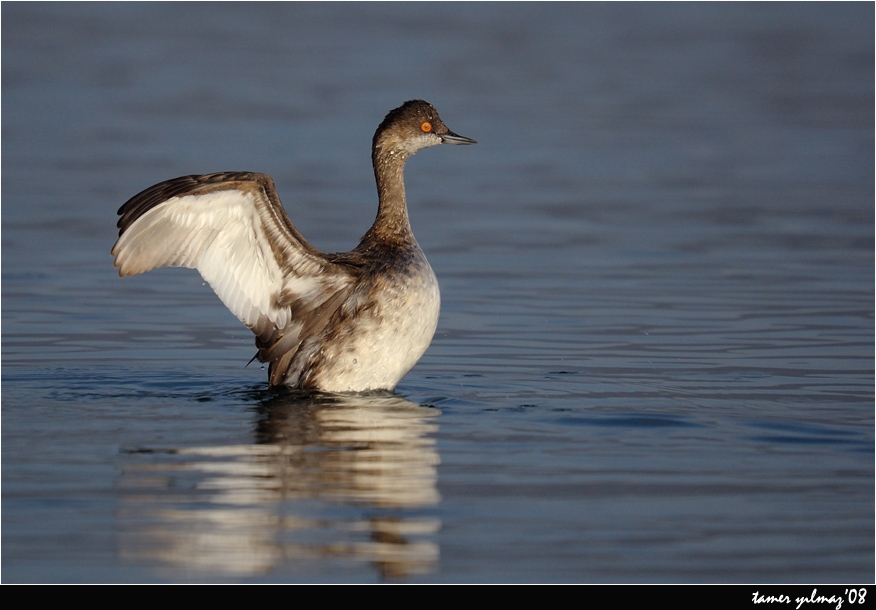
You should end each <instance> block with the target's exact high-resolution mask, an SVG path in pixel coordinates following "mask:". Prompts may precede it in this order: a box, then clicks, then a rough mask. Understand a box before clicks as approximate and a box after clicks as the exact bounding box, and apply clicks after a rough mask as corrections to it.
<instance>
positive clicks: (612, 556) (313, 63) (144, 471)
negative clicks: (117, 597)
mask: <svg viewBox="0 0 876 610" xmlns="http://www.w3.org/2000/svg"><path fill="white" fill-rule="evenodd" d="M873 50H874V7H873V5H872V4H871V3H858V4H839V3H837V4H834V3H831V4H815V3H805V4H797V3H782V4H724V3H721V4H710V5H698V4H671V5H665V4H648V5H628V4H611V5H599V4H597V5H592V4H565V3H564V4H518V3H514V4H502V3H490V4H468V3H466V4H452V5H445V4H426V3H412V4H395V3H392V4H376V5H375V4H358V3H356V4H323V3H320V4H299V3H294V4H285V3H271V4H257V3H247V4H245V5H243V4H225V3H223V4H209V3H195V4H177V3H160V4H135V3H131V4H128V3H126V4H104V3H100V4H77V3H64V4H51V3H8V2H6V3H3V5H2V70H3V71H2V495H3V503H2V520H3V532H2V533H3V537H2V578H3V580H4V582H22V581H45V582H76V581H276V582H286V581H290V582H297V581H354V582H361V581H364V582H371V581H382V580H389V581H393V582H421V581H478V582H481V581H505V582H521V581H567V582H568V581H573V582H618V581H621V582H625V581H638V582H674V581H680V582H776V581H778V582H807V581H817V582H861V581H868V582H872V580H873V578H874V434H873V433H874V421H873V415H874V380H873V371H874V318H873V313H874V198H873V193H874V120H873V116H874V52H873ZM416 97H420V98H424V99H427V100H429V101H430V102H432V103H433V104H435V106H436V107H437V108H438V110H439V111H440V112H441V114H442V117H443V118H444V120H445V121H446V122H447V124H448V125H449V126H450V128H451V129H453V130H454V131H456V132H457V133H460V134H462V135H466V136H470V137H473V138H475V139H477V140H478V141H479V144H478V145H477V146H473V147H465V148H462V147H439V148H437V149H430V150H427V151H423V152H422V153H420V154H419V155H417V156H416V157H414V158H413V159H412V160H411V161H410V163H409V164H408V170H407V173H406V178H407V188H408V198H409V202H410V208H411V218H412V224H413V227H414V231H415V232H416V234H417V237H418V240H419V242H420V244H421V245H422V246H423V249H424V250H425V252H426V253H427V256H428V257H429V259H430V261H431V263H432V266H433V267H434V268H435V271H436V273H437V275H438V278H439V281H440V283H441V289H442V297H443V303H442V305H443V309H442V317H441V321H440V323H439V328H438V332H437V335H436V337H435V340H434V341H433V344H432V347H431V348H430V349H429V351H428V352H427V353H426V355H425V357H424V358H423V360H422V361H421V362H420V363H419V364H418V365H417V367H415V368H414V370H413V371H412V372H411V373H410V374H409V375H408V376H407V377H406V378H405V379H404V380H403V381H402V383H401V385H400V386H399V388H398V389H397V391H396V394H395V395H394V396H379V395H376V396H364V397H335V398H332V397H316V398H313V397H311V398H307V397H301V396H296V395H291V394H285V393H274V392H270V391H268V390H267V385H266V375H265V373H264V371H262V370H260V369H259V367H258V366H256V365H252V366H250V367H249V368H244V364H246V362H247V360H249V358H250V357H251V356H252V354H253V353H254V348H253V344H252V336H251V334H250V333H249V332H248V331H247V330H246V329H245V328H244V327H243V326H242V325H241V324H240V323H239V322H237V320H236V319H234V318H233V316H231V314H230V313H228V312H227V311H226V310H225V308H224V307H223V306H222V305H221V303H220V302H219V301H218V299H217V298H216V297H215V296H214V295H213V294H212V292H211V291H210V289H209V287H206V286H204V285H203V281H202V280H201V278H200V277H199V276H198V275H197V273H195V272H192V271H188V270H179V269H170V270H159V271H156V272H152V273H149V274H147V275H144V276H138V277H134V278H126V279H124V280H122V279H119V278H118V277H117V275H116V272H115V270H114V269H113V266H112V260H111V258H110V256H109V250H110V248H111V246H112V244H113V242H114V240H115V236H116V230H115V220H116V216H115V211H116V209H117V208H118V207H119V205H121V203H123V202H124V201H125V200H126V199H127V198H128V197H130V196H131V195H133V194H134V193H136V192H138V191H139V190H141V189H142V188H145V187H146V186H149V185H151V184H153V183H155V182H158V181H161V180H164V179H167V178H171V177H174V176H178V175H182V174H190V173H206V172H212V171H220V170H252V171H262V172H266V173H269V174H271V175H272V176H273V177H274V179H275V180H276V182H277V186H278V189H279V191H280V194H281V197H282V198H283V199H284V202H285V204H286V208H287V210H288V211H289V213H290V215H291V217H292V219H293V220H294V222H295V223H296V225H297V226H298V228H299V229H300V230H301V231H302V233H303V234H304V235H306V236H307V237H308V238H309V239H310V240H311V241H312V242H313V243H314V244H315V245H316V246H318V247H320V248H322V249H324V250H346V249H349V248H351V247H353V246H354V245H355V244H356V243H357V240H358V238H359V237H360V236H361V234H362V233H364V231H365V230H366V229H367V227H368V226H369V225H370V223H371V221H372V219H373V216H374V213H375V203H376V195H375V192H374V186H373V177H372V174H371V168H370V164H369V145H370V138H371V136H372V134H373V131H374V129H375V127H376V126H377V124H378V123H379V121H380V120H381V119H382V118H383V116H384V114H385V113H386V112H387V111H388V110H390V109H391V108H393V107H395V106H398V105H399V104H400V103H401V102H403V101H405V100H407V99H411V98H416Z"/></svg>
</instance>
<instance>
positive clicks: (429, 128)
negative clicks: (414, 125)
mask: <svg viewBox="0 0 876 610" xmlns="http://www.w3.org/2000/svg"><path fill="white" fill-rule="evenodd" d="M420 129H422V130H423V133H429V132H430V131H432V123H430V122H429V121H426V122H425V123H423V124H422V125H420Z"/></svg>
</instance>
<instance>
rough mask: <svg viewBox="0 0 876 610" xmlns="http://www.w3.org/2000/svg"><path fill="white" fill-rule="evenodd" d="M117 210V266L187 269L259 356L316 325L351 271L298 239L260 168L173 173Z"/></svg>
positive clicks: (294, 343)
mask: <svg viewBox="0 0 876 610" xmlns="http://www.w3.org/2000/svg"><path fill="white" fill-rule="evenodd" d="M119 214H120V215H121V218H120V219H119V222H118V227H119V239H118V241H116V244H115V246H113V249H112V254H113V256H115V266H116V267H118V268H119V275H121V276H126V275H136V274H139V273H144V272H146V271H149V270H151V269H156V268H158V267H189V268H194V269H197V270H198V271H199V272H200V274H201V276H202V277H203V278H204V280H205V281H206V282H207V283H208V284H210V286H211V287H212V288H213V290H214V291H215V292H216V294H217V295H218V296H219V298H220V299H221V300H222V302H223V303H224V304H225V306H226V307H228V309H229V310H231V312H232V313H233V314H234V315H235V316H237V318H238V319H239V320H240V321H241V322H243V323H244V324H246V326H247V327H248V328H250V329H251V330H252V331H253V332H254V333H255V334H256V337H257V341H256V344H257V345H258V347H259V359H260V360H261V361H263V362H271V361H274V360H277V359H278V358H280V357H281V356H283V355H284V354H287V353H289V352H290V351H293V350H295V349H297V347H298V345H299V344H300V342H301V340H303V339H304V338H305V337H307V336H308V335H309V334H311V333H312V332H315V331H316V330H317V329H318V327H321V326H323V325H324V324H325V323H326V322H327V321H328V319H329V317H330V316H331V314H332V313H333V312H334V310H335V309H337V307H338V306H339V305H340V304H341V303H342V302H343V300H344V298H346V295H347V294H349V292H350V290H351V288H352V286H353V284H354V282H355V279H356V275H357V269H356V267H355V265H348V264H338V263H334V262H332V261H330V260H329V259H328V258H327V257H326V256H325V255H324V254H323V253H322V252H320V251H319V250H317V249H316V248H314V247H313V246H311V245H310V244H309V243H307V241H306V240H305V239H304V237H302V236H301V234H300V233H299V232H298V230H297V229H295V227H294V226H293V225H292V222H291V221H290V220H289V217H288V216H287V215H286V212H285V211H284V210H283V205H282V204H281V203H280V199H279V197H278V196H277V192H276V189H275V188H274V182H273V180H271V178H270V177H269V176H267V175H265V174H257V173H250V172H223V173H217V174H208V175H203V176H183V177H181V178H175V179H173V180H168V181H166V182H162V183H160V184H156V185H155V186H152V187H150V188H148V189H146V190H145V191H143V192H141V193H139V194H138V195H135V196H134V197H132V198H131V199H130V200H129V201H128V202H127V203H125V205H123V206H122V207H121V208H120V209H119ZM287 360H288V358H287ZM272 383H273V380H272Z"/></svg>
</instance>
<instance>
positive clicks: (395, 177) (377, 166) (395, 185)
mask: <svg viewBox="0 0 876 610" xmlns="http://www.w3.org/2000/svg"><path fill="white" fill-rule="evenodd" d="M408 156H409V155H408V154H407V153H405V152H401V151H399V150H397V149H389V150H387V149H384V148H382V147H380V146H375V147H374V151H373V152H372V155H371V160H372V162H373V164H374V177H375V179H376V180H377V197H378V200H379V205H378V208H377V218H376V219H375V220H374V225H373V226H372V227H371V230H370V231H369V232H368V235H371V234H376V236H379V237H380V238H382V239H400V240H408V239H410V237H411V236H412V232H411V224H410V221H409V220H408V205H407V201H406V199H405V179H404V169H405V162H406V161H407V159H408Z"/></svg>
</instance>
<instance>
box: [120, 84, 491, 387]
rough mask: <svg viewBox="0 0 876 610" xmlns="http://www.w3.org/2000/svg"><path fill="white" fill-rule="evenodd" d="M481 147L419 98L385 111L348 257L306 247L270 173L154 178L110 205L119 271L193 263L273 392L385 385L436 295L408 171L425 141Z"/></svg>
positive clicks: (426, 330) (419, 344)
mask: <svg viewBox="0 0 876 610" xmlns="http://www.w3.org/2000/svg"><path fill="white" fill-rule="evenodd" d="M476 143H477V142H476V141H475V140H473V139H471V138H466V137H464V136H460V135H458V134H455V133H453V132H452V131H450V130H449V129H448V128H447V126H446V125H445V124H444V122H443V121H442V120H441V118H440V117H439V116H438V112H437V111H436V110H435V108H434V107H433V106H432V105H431V104H429V103H428V102H426V101H423V100H410V101H408V102H405V103H404V104H402V105H401V106H399V107H398V108H396V109H394V110H392V111H390V112H389V113H388V114H387V115H386V118H384V119H383V121H382V122H381V123H380V125H379V127H378V128H377V131H376V132H375V133H374V138H373V140H372V145H371V161H372V164H373V167H374V177H375V180H376V182H377V194H378V210H377V217H376V218H375V220H374V224H373V225H372V226H371V228H370V229H369V230H368V232H367V233H365V235H364V236H363V237H362V239H361V241H360V242H359V245H358V246H356V247H355V248H354V249H353V250H351V251H349V252H335V253H326V252H322V251H320V250H319V249H317V248H316V247H314V246H313V245H311V244H310V243H309V242H308V241H307V240H306V239H305V238H304V236H303V235H301V233H300V232H299V231H298V230H297V229H296V228H295V226H294V225H293V224H292V221H291V220H290V219H289V216H288V215H287V213H286V211H285V209H284V208H283V204H282V203H281V202H280V197H279V196H278V194H277V190H276V188H275V186H274V181H273V180H272V179H271V178H270V176H268V175H267V174H262V173H256V172H237V171H231V172H219V173H213V174H204V175H190V176H181V177H179V178H174V179H172V180H167V181H165V182H161V183H159V184H156V185H154V186H151V187H149V188H147V189H145V190H143V191H141V192H140V193H138V194H137V195H134V196H133V197H132V198H131V199H129V200H128V201H127V202H126V203H125V204H124V205H122V207H121V208H119V210H118V214H119V216H120V218H119V220H118V223H117V227H118V229H119V237H118V240H117V241H116V243H115V245H114V246H113V248H112V251H111V254H112V256H113V257H115V258H114V265H115V267H116V268H118V270H119V275H120V276H122V277H124V276H129V275H137V274H140V273H145V272H146V271H150V270H152V269H156V268H159V267H187V268H194V269H197V270H198V272H199V273H200V274H201V277H202V278H203V279H204V280H205V281H206V282H207V283H208V284H209V285H210V287H211V288H212V289H213V290H214V291H215V293H216V295H217V296H218V297H219V299H220V300H221V301H222V303H224V304H225V306H226V307H227V308H228V309H229V310H230V311H231V312H232V313H233V314H234V315H235V316H236V317H237V318H238V319H239V320H240V321H241V322H243V323H244V324H245V325H246V327H247V328H249V329H250V330H251V331H252V332H253V333H254V334H255V337H256V338H255V344H256V347H257V348H258V352H257V353H256V355H255V357H254V358H253V360H255V359H258V360H259V361H260V362H263V363H268V382H269V385H270V386H271V387H278V386H287V387H290V388H295V389H301V390H313V391H319V392H330V393H348V392H356V393H361V392H369V391H377V390H388V391H393V390H394V389H395V387H396V386H397V385H398V383H399V381H401V379H402V378H403V377H404V376H405V375H406V374H407V373H408V371H410V369H411V368H413V366H414V365H415V364H416V363H417V361H419V359H420V357H421V356H422V355H423V354H424V353H425V351H426V349H427V348H428V347H429V344H430V343H431V341H432V338H433V336H434V334H435V329H436V328H437V325H438V315H439V310H440V300H441V299H440V293H439V289H438V281H437V279H436V277H435V273H434V272H433V270H432V267H431V266H430V265H429V262H428V261H427V260H426V256H425V255H424V254H423V251H422V249H421V248H420V246H419V244H417V240H416V239H415V238H414V234H413V231H412V230H411V225H410V221H409V219H408V209H407V201H406V198H405V185H404V167H405V163H406V162H407V160H408V158H409V157H410V156H411V155H413V154H414V153H416V152H417V151H419V150H421V149H423V148H427V147H430V146H436V145H438V144H476ZM250 362H252V360H251V361H250Z"/></svg>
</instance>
